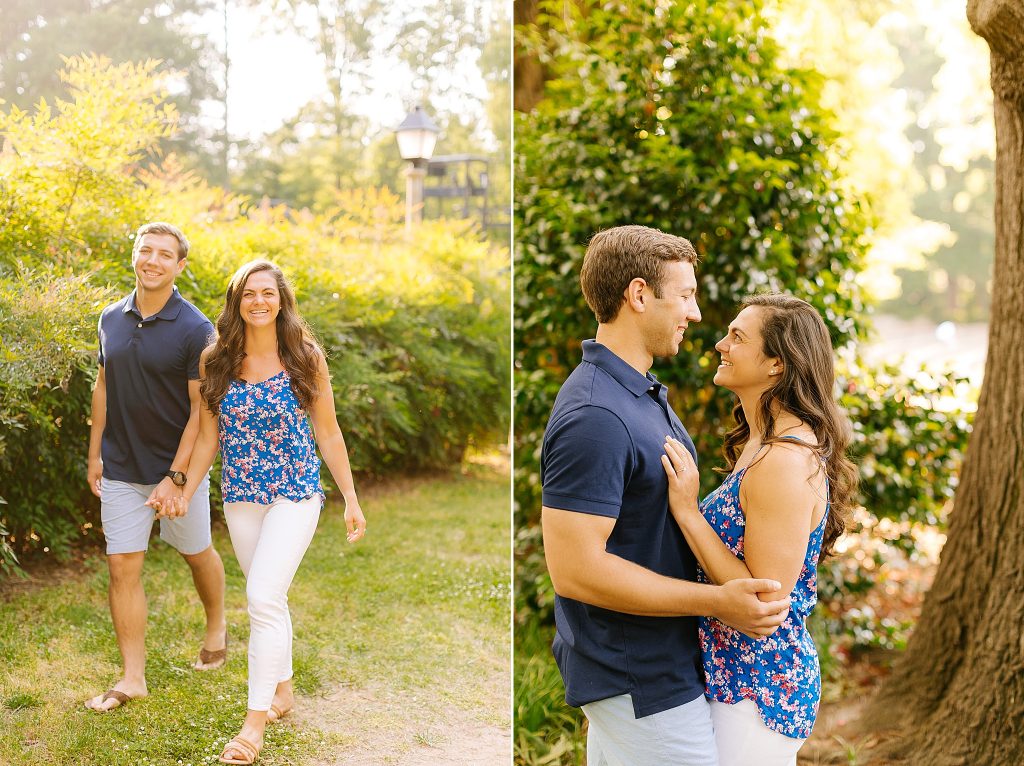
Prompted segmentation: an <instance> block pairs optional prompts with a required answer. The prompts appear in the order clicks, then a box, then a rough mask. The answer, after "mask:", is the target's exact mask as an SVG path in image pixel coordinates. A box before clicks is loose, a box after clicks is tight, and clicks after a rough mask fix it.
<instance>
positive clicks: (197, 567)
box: [85, 223, 227, 712]
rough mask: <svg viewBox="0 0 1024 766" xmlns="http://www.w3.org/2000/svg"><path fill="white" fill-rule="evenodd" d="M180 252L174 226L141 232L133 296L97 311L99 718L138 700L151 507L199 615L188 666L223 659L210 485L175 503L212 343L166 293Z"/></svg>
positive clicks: (182, 246)
mask: <svg viewBox="0 0 1024 766" xmlns="http://www.w3.org/2000/svg"><path fill="white" fill-rule="evenodd" d="M188 248H189V243H188V240H187V239H186V238H185V235H184V234H182V233H181V231H180V230H179V229H178V228H177V227H175V226H171V225H170V224H167V223H148V224H146V225H145V226H143V227H142V228H140V229H139V231H138V233H137V234H136V236H135V244H134V247H133V248H132V267H133V269H134V271H135V290H133V291H132V293H131V294H130V295H128V296H127V297H126V298H124V299H122V300H120V301H118V302H117V303H115V304H113V305H111V306H108V307H107V308H105V309H104V310H103V313H102V314H101V316H100V322H99V342H100V351H99V363H100V369H99V375H98V376H97V378H96V388H95V389H94V391H93V397H92V426H91V431H90V439H89V488H90V489H91V490H92V491H93V493H94V494H96V495H97V496H98V497H99V498H100V501H101V518H102V522H103V534H104V537H105V538H106V544H107V565H108V569H109V570H110V615H111V618H112V620H113V623H114V633H115V634H116V636H117V643H118V646H119V648H120V650H121V658H122V661H123V674H122V676H121V678H120V680H118V681H117V683H115V684H114V685H113V686H112V687H111V688H110V690H109V691H107V692H106V693H104V694H100V695H97V696H96V697H92V698H90V699H88V700H86V703H85V704H86V707H88V708H90V709H91V710H95V711H97V712H107V711H108V710H113V709H114V708H117V707H120V706H121V705H124V704H126V703H127V702H128V701H129V700H131V699H134V698H136V697H144V696H146V694H147V689H146V672H145V666H146V647H145V639H146V595H145V593H144V591H143V589H142V561H143V558H144V557H145V553H146V550H147V548H148V546H149V536H150V532H151V531H152V528H153V519H154V512H155V516H156V517H159V518H160V537H161V538H162V539H163V540H165V541H166V542H168V543H169V544H170V545H172V546H173V547H174V548H175V549H176V550H177V551H178V552H179V553H181V555H182V556H183V557H184V559H185V560H186V561H187V562H188V565H189V567H191V569H192V579H193V582H194V583H195V586H196V590H197V591H198V593H199V597H200V600H201V601H202V602H203V608H204V609H205V611H206V635H205V637H204V640H203V645H202V649H201V650H200V653H199V661H198V662H197V663H196V664H195V665H194V666H193V667H195V669H196V670H209V669H213V668H216V667H220V666H221V665H223V664H224V658H225V650H226V644H227V624H226V621H225V617H224V565H223V563H222V562H221V560H220V556H218V555H217V551H216V550H215V549H214V548H213V545H212V544H211V537H210V495H209V489H208V487H209V479H208V478H207V479H204V481H203V483H202V485H201V486H200V487H199V491H197V492H196V494H195V496H194V497H193V499H192V502H191V504H190V505H189V507H188V509H187V511H183V512H181V511H179V508H178V506H177V504H176V503H175V498H178V497H181V494H182V487H184V484H185V474H184V473H183V471H184V470H185V469H186V468H187V467H188V461H189V457H190V455H191V454H192V445H193V443H194V442H195V438H196V435H197V433H198V428H199V420H198V416H199V407H200V397H199V356H200V354H201V353H202V351H203V349H204V348H205V347H206V345H207V344H208V343H209V341H210V339H211V338H212V336H213V325H212V324H211V323H210V320H209V319H207V318H206V317H205V316H203V314H202V312H201V311H199V309H197V308H196V307H195V306H193V305H192V304H191V303H189V302H188V301H186V300H185V299H184V298H182V297H181V295H180V294H179V293H178V290H177V288H175V286H174V280H175V278H176V277H177V276H178V274H180V273H181V272H182V270H184V268H185V263H186V260H185V259H186V258H187V257H188Z"/></svg>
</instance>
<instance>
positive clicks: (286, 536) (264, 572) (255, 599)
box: [224, 495, 321, 710]
mask: <svg viewBox="0 0 1024 766" xmlns="http://www.w3.org/2000/svg"><path fill="white" fill-rule="evenodd" d="M320 506H321V499H320V496H319V495H313V496H312V497H309V498H306V499H305V500H303V501H302V502H299V503H296V502H294V501H292V500H288V499H287V498H284V497H276V498H274V501H273V502H272V503H271V504H270V505H261V504H259V503H224V519H225V520H226V521H227V523H228V532H229V533H230V534H231V545H232V547H233V548H234V549H235V556H236V557H237V558H238V563H239V565H241V567H242V573H243V574H244V575H245V596H246V600H247V601H248V605H249V709H250V710H269V709H270V703H271V702H272V701H273V699H274V690H275V689H277V685H278V683H280V682H281V681H287V680H288V679H289V678H291V677H292V621H291V616H290V615H289V614H288V588H289V587H291V584H292V578H293V577H295V570H297V569H298V568H299V562H300V561H302V557H303V555H305V553H306V548H308V547H309V543H310V541H311V540H312V539H313V533H314V532H315V531H316V523H317V520H318V519H319V518H320Z"/></svg>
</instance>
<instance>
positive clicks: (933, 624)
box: [866, 0, 1024, 766]
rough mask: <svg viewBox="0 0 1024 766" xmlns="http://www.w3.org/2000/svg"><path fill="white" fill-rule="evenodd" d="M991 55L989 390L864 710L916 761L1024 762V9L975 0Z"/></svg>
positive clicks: (1014, 2)
mask: <svg viewBox="0 0 1024 766" xmlns="http://www.w3.org/2000/svg"><path fill="white" fill-rule="evenodd" d="M967 16H968V19H969V21H970V23H971V27H972V28H973V29H974V31H975V32H976V33H977V34H978V35H980V36H981V37H983V38H984V39H985V40H986V41H987V42H988V44H989V47H990V49H991V66H992V90H993V92H994V95H995V104H994V107H995V129H996V200H995V224H996V225H995V278H994V280H993V295H992V317H991V325H990V331H989V349H988V359H987V361H986V364H985V382H984V384H983V387H982V391H981V398H980V401H979V404H978V412H977V416H976V418H975V426H974V433H973V434H972V436H971V439H970V444H969V448H968V451H967V455H966V458H965V462H964V466H963V471H962V481H961V484H960V488H959V490H958V492H957V495H956V508H955V511H954V513H953V514H952V518H951V520H950V526H949V537H948V541H947V543H946V546H945V548H944V549H943V551H942V560H941V563H940V565H939V570H938V573H937V575H936V578H935V584H934V586H933V587H932V589H931V592H930V593H929V594H928V597H927V598H926V600H925V604H924V608H923V611H922V614H921V619H920V621H919V622H918V625H917V628H916V630H915V631H914V634H913V636H912V638H911V640H910V644H909V646H908V648H907V652H906V654H905V656H904V657H903V658H902V659H901V661H900V663H899V664H898V665H897V668H896V670H895V672H894V674H893V676H892V677H891V678H890V679H889V680H888V681H887V683H886V684H885V685H884V686H883V688H882V690H881V692H880V694H879V696H878V698H877V699H876V700H875V701H874V702H873V704H872V706H871V709H870V710H869V712H868V715H867V716H866V723H867V724H868V725H871V724H874V725H876V726H878V727H879V728H882V727H885V728H888V727H891V726H893V725H898V726H902V727H904V728H905V729H906V732H907V736H906V737H905V738H904V740H903V742H902V743H901V749H903V750H904V752H903V755H904V756H905V757H906V758H907V760H908V763H910V764H914V765H915V766H916V765H917V764H922V765H923V764H928V766H975V764H991V766H1013V765H1015V764H1024V322H1022V321H1021V295H1024V53H1022V51H1024V4H1022V3H1021V2H1020V0H968V6H967Z"/></svg>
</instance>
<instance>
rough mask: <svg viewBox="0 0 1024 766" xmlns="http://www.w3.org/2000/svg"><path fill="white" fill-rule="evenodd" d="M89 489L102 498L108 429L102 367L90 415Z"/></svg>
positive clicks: (104, 381)
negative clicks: (105, 434) (105, 432)
mask: <svg viewBox="0 0 1024 766" xmlns="http://www.w3.org/2000/svg"><path fill="white" fill-rule="evenodd" d="M89 423H90V425H89V468H88V473H87V476H88V482H89V489H90V490H92V493H93V494H94V495H96V497H99V496H100V481H101V480H102V478H103V455H102V447H103V429H104V428H106V427H107V378H106V375H105V374H104V372H103V365H102V364H101V365H100V371H99V374H97V375H96V386H95V387H94V388H93V390H92V410H91V412H90V414H89Z"/></svg>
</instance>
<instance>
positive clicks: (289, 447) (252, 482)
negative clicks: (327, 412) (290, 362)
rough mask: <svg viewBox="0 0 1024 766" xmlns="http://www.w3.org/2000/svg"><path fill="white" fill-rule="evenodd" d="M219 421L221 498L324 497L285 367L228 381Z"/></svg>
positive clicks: (317, 460) (233, 500) (317, 461)
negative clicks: (254, 378)
mask: <svg viewBox="0 0 1024 766" xmlns="http://www.w3.org/2000/svg"><path fill="white" fill-rule="evenodd" d="M218 422H219V426H220V428H219V429H218V430H219V432H220V451H221V463H222V470H221V492H222V493H223V495H224V502H226V503H237V502H247V503H260V504H263V505H267V504H269V503H271V502H273V500H274V498H275V497H278V496H282V497H286V498H288V499H289V500H294V501H295V502H299V501H301V500H305V499H306V498H308V497H312V496H313V495H319V496H320V498H321V500H323V498H324V491H323V488H322V487H321V486H320V458H319V457H317V454H316V442H315V441H314V439H313V431H312V429H311V428H310V425H309V419H308V418H307V417H306V412H305V411H304V410H303V409H302V408H301V407H300V406H299V400H298V399H296V398H295V393H294V392H293V391H292V386H291V377H289V375H288V373H287V371H284V370H282V371H281V372H279V373H278V374H277V375H274V376H273V377H271V378H268V379H267V380H264V381H262V382H260V383H246V382H245V381H244V380H232V381H231V385H230V386H228V390H227V393H225V394H224V398H223V399H222V400H221V402H220V415H219V417H218Z"/></svg>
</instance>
